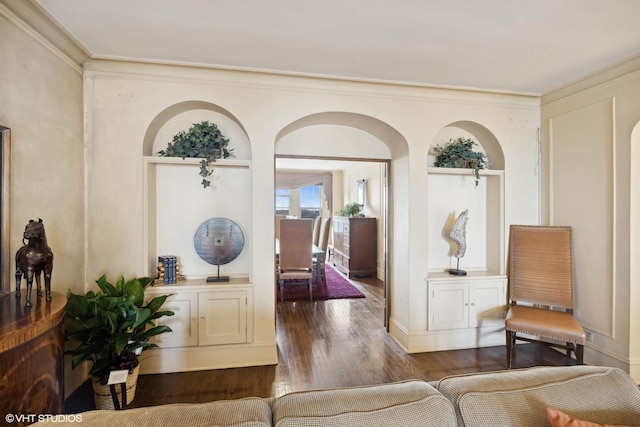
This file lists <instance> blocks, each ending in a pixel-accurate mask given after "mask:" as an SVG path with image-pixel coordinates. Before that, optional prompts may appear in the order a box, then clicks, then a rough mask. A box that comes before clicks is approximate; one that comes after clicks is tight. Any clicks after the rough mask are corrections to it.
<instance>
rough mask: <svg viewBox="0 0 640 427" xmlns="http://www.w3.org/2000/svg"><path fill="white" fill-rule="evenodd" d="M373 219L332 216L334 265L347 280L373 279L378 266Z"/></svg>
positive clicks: (375, 224) (376, 238) (375, 229)
mask: <svg viewBox="0 0 640 427" xmlns="http://www.w3.org/2000/svg"><path fill="white" fill-rule="evenodd" d="M377 227H378V226H377V221H376V218H347V217H343V216H334V217H333V265H334V266H335V267H336V268H337V269H338V270H340V271H342V272H343V273H345V274H347V275H348V276H349V277H352V276H373V277H375V276H376V274H377V267H378V260H377V256H378V228H377Z"/></svg>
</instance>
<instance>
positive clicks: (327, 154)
mask: <svg viewBox="0 0 640 427" xmlns="http://www.w3.org/2000/svg"><path fill="white" fill-rule="evenodd" d="M407 152H408V148H407V142H406V140H405V138H404V137H402V136H401V135H400V133H399V132H398V131H396V130H395V129H393V128H392V127H391V126H389V125H388V124H386V123H384V122H382V121H380V120H378V119H375V118H373V117H370V116H365V115H361V114H356V113H349V112H325V113H318V114H313V115H310V116H306V117H303V118H300V119H298V120H296V121H294V122H292V123H290V124H289V125H288V126H286V127H284V128H283V129H282V130H281V131H280V132H279V133H278V135H277V137H276V141H275V157H276V158H279V157H288V158H313V159H316V160H318V159H325V160H348V161H353V162H379V163H382V164H384V173H383V174H384V177H383V179H382V180H381V182H383V188H382V190H381V194H383V200H382V201H381V203H380V206H379V210H378V213H379V214H380V215H381V218H382V221H381V235H382V238H381V239H380V242H381V244H380V248H381V249H380V251H381V254H380V257H379V262H380V260H382V261H381V262H382V264H383V267H382V269H379V270H382V277H380V278H381V279H382V281H383V282H384V286H385V291H384V294H385V316H384V323H385V326H386V327H387V328H388V319H389V316H390V309H389V307H390V300H391V296H392V291H393V283H392V280H391V275H390V271H391V270H392V268H393V267H392V264H393V262H392V260H393V254H392V251H393V249H392V248H393V247H394V245H393V239H392V238H389V236H393V232H392V230H393V228H394V224H395V223H397V219H396V218H395V216H394V212H395V211H396V210H395V209H394V208H393V207H394V204H397V203H402V201H403V200H405V201H406V199H405V198H404V197H403V194H405V193H406V188H407V187H408V178H407V177H408V175H407V170H406V167H405V168H403V167H398V168H396V167H395V166H394V163H396V162H397V163H396V164H399V163H401V162H406V161H407V158H408V155H407ZM405 165H406V163H405ZM396 169H397V170H396ZM396 188H398V192H397V197H396ZM392 195H394V197H392ZM405 195H406V194H405ZM347 197H348V196H347ZM345 200H346V199H344V198H343V201H345ZM404 206H406V205H404ZM340 207H341V206H333V209H332V210H333V211H335V210H336V209H338V208H340ZM402 214H404V215H406V209H405V210H403V211H402ZM406 223H407V221H406V219H405V221H404V224H406ZM379 274H380V273H379Z"/></svg>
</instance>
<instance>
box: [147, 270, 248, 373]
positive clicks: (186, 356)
mask: <svg viewBox="0 0 640 427" xmlns="http://www.w3.org/2000/svg"><path fill="white" fill-rule="evenodd" d="M253 288H254V285H253V284H251V283H248V279H246V278H244V279H232V280H231V282H229V283H223V284H220V283H216V284H206V283H205V281H204V280H187V281H183V282H178V283H177V284H175V285H157V286H154V287H153V288H151V289H148V290H147V297H148V298H149V299H151V298H154V297H156V296H158V295H170V296H169V297H168V298H167V300H166V301H165V303H164V305H163V306H162V310H171V311H173V312H174V313H175V314H174V315H173V316H168V317H167V316H165V317H162V318H160V319H158V323H160V324H163V325H167V326H169V327H170V328H171V329H172V330H173V332H170V333H166V334H161V335H158V336H157V337H154V338H153V339H154V342H155V344H157V345H158V348H156V349H153V350H151V351H146V352H144V353H143V354H142V357H141V359H144V363H142V364H141V369H142V370H141V372H143V373H161V372H181V371H190V370H200V369H218V368H225V367H231V366H243V365H244V360H243V357H244V355H245V354H247V350H246V348H248V347H252V346H255V343H253ZM258 347H260V346H259V345H258ZM256 351H260V349H258V350H256Z"/></svg>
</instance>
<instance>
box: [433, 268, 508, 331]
mask: <svg viewBox="0 0 640 427" xmlns="http://www.w3.org/2000/svg"><path fill="white" fill-rule="evenodd" d="M427 290H428V294H429V299H428V311H429V322H428V328H429V330H430V331H438V330H447V329H463V328H482V327H486V326H490V327H494V326H498V327H500V326H502V325H503V324H504V316H505V313H506V304H507V296H506V292H507V279H506V278H505V277H503V276H496V277H487V276H474V277H471V276H470V277H466V278H464V279H461V278H457V277H446V276H444V275H442V277H441V278H432V279H429V280H428V281H427Z"/></svg>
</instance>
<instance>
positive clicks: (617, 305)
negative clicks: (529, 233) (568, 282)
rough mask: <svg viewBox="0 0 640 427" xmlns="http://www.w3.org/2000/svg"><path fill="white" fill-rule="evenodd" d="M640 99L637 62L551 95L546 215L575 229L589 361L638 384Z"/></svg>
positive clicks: (545, 119)
mask: <svg viewBox="0 0 640 427" xmlns="http://www.w3.org/2000/svg"><path fill="white" fill-rule="evenodd" d="M638 99H640V60H638V59H636V60H632V61H629V62H627V63H625V64H622V65H620V66H617V67H614V68H611V69H608V70H605V71H603V72H601V73H599V74H596V75H594V76H592V77H590V78H589V79H586V80H584V81H581V82H578V83H576V84H574V85H571V86H568V87H566V88H563V89H561V90H558V91H556V92H553V93H549V94H547V95H545V96H544V98H543V102H542V135H543V147H544V163H545V169H546V172H547V173H545V175H544V176H545V177H546V180H545V187H544V189H545V194H546V198H545V201H546V203H545V206H546V208H545V209H544V216H545V220H546V221H548V222H549V223H551V224H558V225H565V224H566V225H571V226H572V227H573V228H574V253H575V278H576V306H577V308H576V316H577V317H578V318H579V320H580V321H581V322H582V324H583V325H584V327H585V328H586V329H587V330H588V331H589V332H590V333H591V334H592V335H593V342H590V343H588V344H587V350H586V353H585V362H586V363H589V364H605V365H614V366H619V367H622V368H624V369H625V370H628V371H629V372H630V373H631V374H632V376H633V377H634V378H635V379H636V381H640V308H639V307H640V305H639V303H638V301H640V299H639V298H640V281H639V279H640V277H639V276H638V264H639V262H640V260H639V259H638V253H639V252H638V248H639V245H640V243H639V241H638V239H637V237H638V234H637V233H638V225H639V224H640V219H639V218H640V205H638V196H637V193H638V190H639V188H640V187H639V186H638V184H639V182H638V171H639V170H640V169H639V168H640V166H639V162H638V160H639V158H638V146H639V142H640V140H639V137H638V130H637V129H638V123H639V122H640V104H639V103H638ZM634 129H636V131H635V133H634V132H633V131H634ZM634 135H635V136H634Z"/></svg>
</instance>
